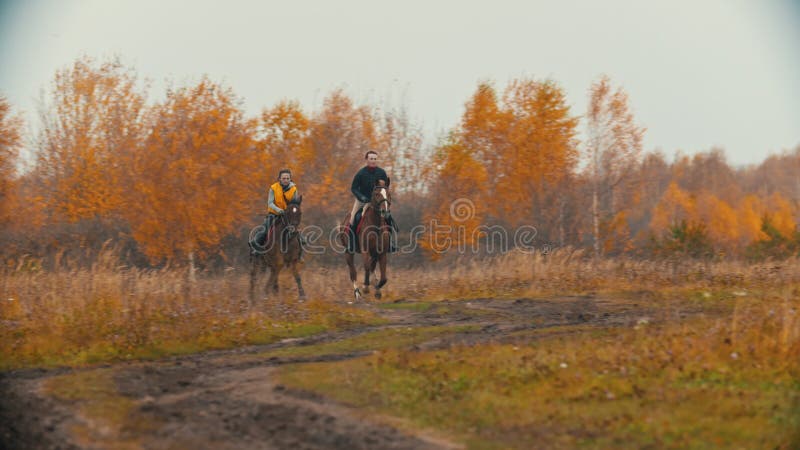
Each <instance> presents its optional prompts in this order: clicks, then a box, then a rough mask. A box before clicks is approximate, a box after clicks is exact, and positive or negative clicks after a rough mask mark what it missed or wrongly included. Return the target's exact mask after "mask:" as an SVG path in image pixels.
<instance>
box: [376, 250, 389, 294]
mask: <svg viewBox="0 0 800 450" xmlns="http://www.w3.org/2000/svg"><path fill="white" fill-rule="evenodd" d="M377 259H378V262H379V263H380V265H381V281H379V282H378V284H377V285H376V286H375V297H376V298H381V288H382V287H383V286H384V285H385V284H386V282H387V281H389V279H388V278H386V259H387V258H386V253H381V254H380V255H379V256H378V258H377Z"/></svg>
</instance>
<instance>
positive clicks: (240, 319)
mask: <svg viewBox="0 0 800 450" xmlns="http://www.w3.org/2000/svg"><path fill="white" fill-rule="evenodd" d="M180 306H181V305H180V304H177V305H174V304H167V305H162V306H153V305H150V306H149V307H148V308H146V309H145V308H143V309H142V310H139V311H136V310H130V309H125V308H124V305H123V304H121V303H120V302H118V301H116V300H114V299H104V298H101V299H96V300H94V301H87V302H86V304H85V307H84V309H83V310H81V311H78V310H77V309H76V310H66V311H64V312H62V313H60V314H53V317H52V318H51V320H50V321H47V322H45V321H43V320H41V319H40V318H39V317H34V316H32V317H25V316H24V315H22V314H18V315H17V316H15V317H14V318H15V319H16V321H15V322H14V323H13V325H12V326H10V327H2V328H0V341H2V342H4V345H3V346H2V347H1V348H0V370H9V369H16V368H23V367H54V366H83V365H87V364H96V363H103V362H117V361H126V360H145V359H156V358H161V357H165V356H172V355H181V354H190V353H196V352H200V351H206V350H217V349H225V348H233V347H240V346H244V345H260V344H269V343H273V342H277V341H279V340H281V339H286V338H296V337H306V336H310V335H312V334H317V333H322V332H326V331H335V330H344V329H349V328H353V327H357V326H364V325H378V324H383V323H385V320H383V319H381V318H379V317H377V316H375V315H374V314H373V313H371V312H368V311H365V310H361V309H357V308H351V307H343V306H339V305H335V304H330V303H327V302H309V303H306V304H303V305H297V306H295V307H294V309H293V311H292V315H289V316H278V317H275V316H273V315H272V314H270V313H269V312H268V311H266V312H265V311H259V310H253V311H248V310H244V311H241V312H238V313H219V312H212V311H209V310H208V309H206V308H213V303H211V302H209V303H203V304H202V305H200V306H202V307H197V308H194V309H189V308H185V309H181V308H180ZM0 312H6V311H0ZM4 315H6V316H9V314H0V319H2V318H3V316H4Z"/></svg>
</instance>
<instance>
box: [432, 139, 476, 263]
mask: <svg viewBox="0 0 800 450" xmlns="http://www.w3.org/2000/svg"><path fill="white" fill-rule="evenodd" d="M450 139H451V141H450V142H449V143H446V144H444V145H441V146H439V147H438V148H437V149H436V153H435V154H434V159H433V164H434V167H435V169H436V173H437V176H436V178H435V179H433V180H430V181H431V183H432V188H431V191H432V193H433V195H434V196H435V197H436V199H437V203H436V204H435V205H434V206H433V207H432V208H431V210H430V211H429V212H427V213H426V214H424V215H423V219H424V221H425V224H426V225H427V227H428V229H427V230H426V234H425V236H423V240H422V242H421V244H422V247H423V248H424V249H426V250H428V251H429V252H430V256H431V258H432V259H439V258H440V257H441V256H442V255H443V254H444V253H447V252H448V251H450V250H458V249H460V250H462V251H465V250H467V249H470V250H471V249H472V248H474V246H475V245H476V244H477V242H478V241H479V240H480V239H481V237H482V232H481V230H480V228H479V227H480V225H481V224H482V223H483V220H484V218H485V215H486V211H487V210H488V209H489V207H490V206H489V205H488V204H486V203H485V202H484V201H483V200H484V199H485V191H486V183H487V173H486V168H485V167H484V165H483V164H481V163H480V162H479V161H477V160H476V159H475V158H474V157H473V155H472V152H471V151H470V150H469V149H467V148H466V147H464V146H463V145H461V144H460V143H459V142H458V141H457V140H456V139H454V138H453V137H451V138H450Z"/></svg>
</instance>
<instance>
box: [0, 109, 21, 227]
mask: <svg viewBox="0 0 800 450" xmlns="http://www.w3.org/2000/svg"><path fill="white" fill-rule="evenodd" d="M21 145H22V119H21V118H19V117H18V116H16V115H14V114H13V113H12V110H11V104H9V102H8V100H7V99H6V98H5V97H4V96H2V95H0V224H3V225H6V224H7V223H8V222H9V220H10V214H11V209H10V205H11V203H12V202H13V199H12V198H11V197H12V195H13V193H14V183H15V179H16V163H17V157H18V155H19V150H20V147H21Z"/></svg>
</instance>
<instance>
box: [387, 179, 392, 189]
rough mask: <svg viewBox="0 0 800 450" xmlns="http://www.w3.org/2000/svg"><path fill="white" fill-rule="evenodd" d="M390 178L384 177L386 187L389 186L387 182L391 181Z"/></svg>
mask: <svg viewBox="0 0 800 450" xmlns="http://www.w3.org/2000/svg"><path fill="white" fill-rule="evenodd" d="M391 180H392V179H391V178H389V177H386V187H387V188H388V187H389V183H390V182H391Z"/></svg>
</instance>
